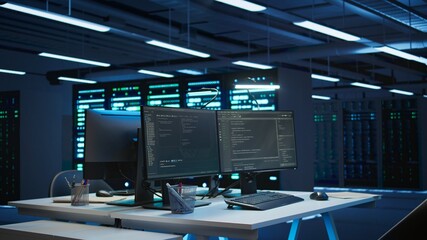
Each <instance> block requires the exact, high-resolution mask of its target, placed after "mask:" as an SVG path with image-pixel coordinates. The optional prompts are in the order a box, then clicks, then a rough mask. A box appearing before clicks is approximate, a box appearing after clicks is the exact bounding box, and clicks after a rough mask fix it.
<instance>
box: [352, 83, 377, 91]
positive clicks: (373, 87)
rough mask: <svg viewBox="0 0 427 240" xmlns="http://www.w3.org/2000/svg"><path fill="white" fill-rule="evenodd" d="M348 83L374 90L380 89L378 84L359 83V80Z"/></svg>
mask: <svg viewBox="0 0 427 240" xmlns="http://www.w3.org/2000/svg"><path fill="white" fill-rule="evenodd" d="M350 85H352V86H356V87H362V88H369V89H375V90H378V89H381V87H380V86H376V85H372V84H367V83H361V82H352V83H350Z"/></svg>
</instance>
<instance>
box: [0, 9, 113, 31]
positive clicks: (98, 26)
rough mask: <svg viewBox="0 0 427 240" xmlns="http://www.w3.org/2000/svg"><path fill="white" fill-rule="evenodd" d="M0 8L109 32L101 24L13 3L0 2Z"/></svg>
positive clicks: (107, 28) (108, 29)
mask: <svg viewBox="0 0 427 240" xmlns="http://www.w3.org/2000/svg"><path fill="white" fill-rule="evenodd" d="M0 7H2V8H7V9H10V10H14V11H18V12H22V13H26V14H30V15H34V16H37V17H42V18H46V19H50V20H53V21H58V22H62V23H67V24H70V25H74V26H77V27H82V28H86V29H90V30H94V31H98V32H108V31H110V30H111V28H110V27H108V26H105V25H101V24H97V23H93V22H89V21H86V20H81V19H78V18H74V17H70V16H66V15H61V14H57V13H53V12H48V11H44V10H40V9H36V8H32V7H26V6H23V5H18V4H15V3H8V2H6V3H1V2H0Z"/></svg>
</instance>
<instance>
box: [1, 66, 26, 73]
mask: <svg viewBox="0 0 427 240" xmlns="http://www.w3.org/2000/svg"><path fill="white" fill-rule="evenodd" d="M0 73H8V74H15V75H25V74H26V72H22V71H15V70H9V69H2V68H0Z"/></svg>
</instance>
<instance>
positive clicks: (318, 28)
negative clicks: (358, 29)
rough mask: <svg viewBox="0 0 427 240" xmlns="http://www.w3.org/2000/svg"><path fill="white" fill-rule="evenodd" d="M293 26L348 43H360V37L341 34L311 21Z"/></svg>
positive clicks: (296, 23)
mask: <svg viewBox="0 0 427 240" xmlns="http://www.w3.org/2000/svg"><path fill="white" fill-rule="evenodd" d="M293 24H295V25H297V26H300V27H303V28H307V29H310V30H313V31H316V32H319V33H323V34H326V35H329V36H332V37H336V38H339V39H342V40H346V41H350V42H354V41H359V40H360V37H357V36H354V35H351V34H348V33H345V32H341V31H338V30H336V29H333V28H330V27H326V26H323V25H320V24H317V23H314V22H311V21H302V22H294V23H293Z"/></svg>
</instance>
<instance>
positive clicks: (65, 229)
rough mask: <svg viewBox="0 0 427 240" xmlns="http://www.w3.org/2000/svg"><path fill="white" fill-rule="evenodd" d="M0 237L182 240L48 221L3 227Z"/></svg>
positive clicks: (126, 230) (177, 237) (130, 231)
mask: <svg viewBox="0 0 427 240" xmlns="http://www.w3.org/2000/svg"><path fill="white" fill-rule="evenodd" d="M0 236H1V237H0V238H1V239H14V240H27V239H32V240H34V239H37V240H70V239H75V240H77V239H79V240H98V239H102V240H116V239H126V240H133V239H150V240H182V236H180V235H172V234H164V233H154V232H146V231H136V230H129V229H119V228H113V227H103V226H93V225H88V224H78V223H67V222H59V221H47V220H39V221H32V222H24V223H16V224H9V225H1V226H0Z"/></svg>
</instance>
